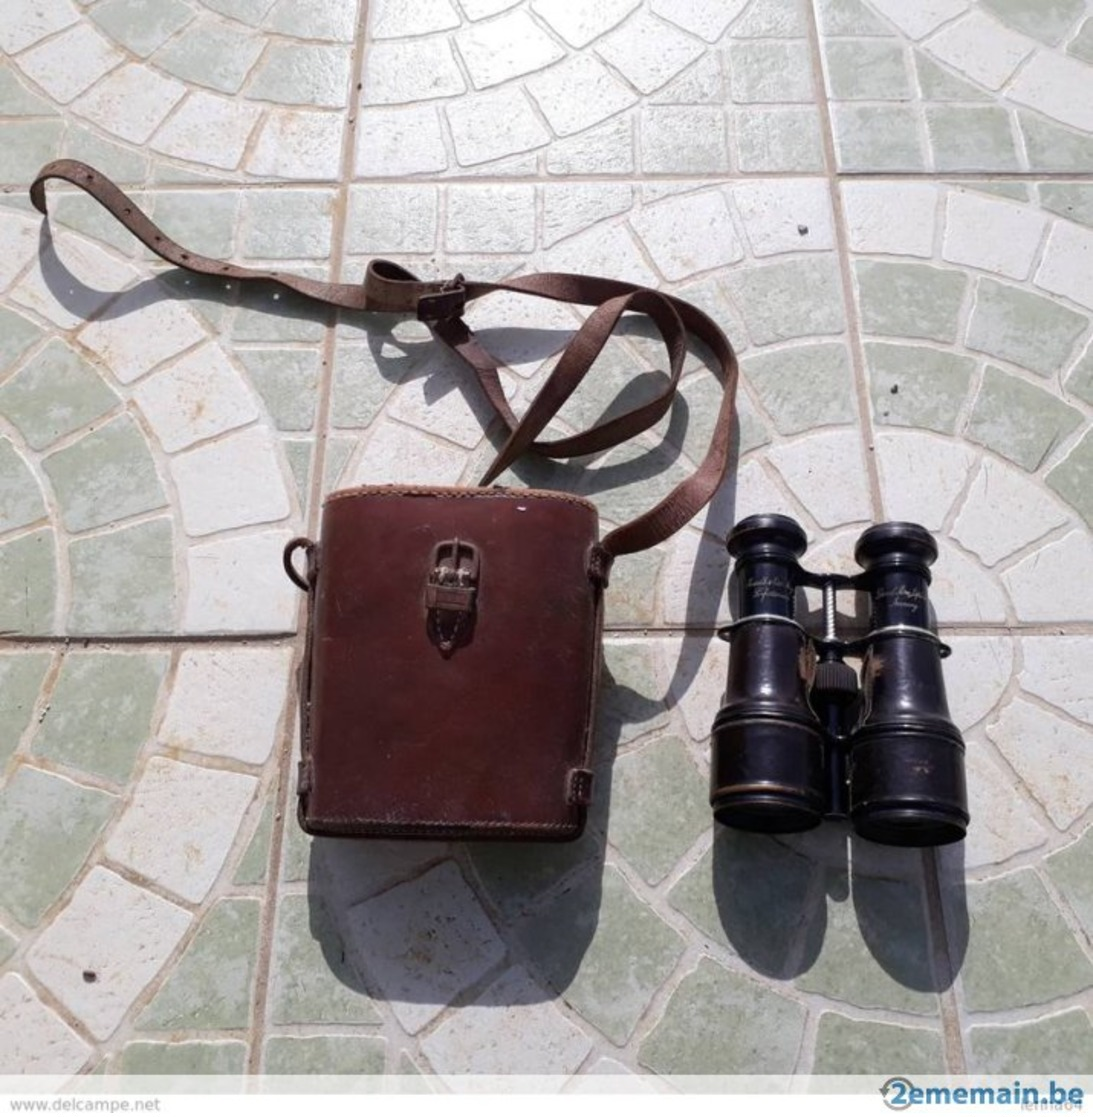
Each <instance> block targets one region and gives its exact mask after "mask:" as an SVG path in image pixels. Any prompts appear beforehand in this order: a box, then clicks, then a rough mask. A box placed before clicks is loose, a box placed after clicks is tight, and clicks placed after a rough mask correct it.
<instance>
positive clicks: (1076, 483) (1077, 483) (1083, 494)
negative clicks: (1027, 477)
mask: <svg viewBox="0 0 1093 1117" xmlns="http://www.w3.org/2000/svg"><path fill="white" fill-rule="evenodd" d="M1045 480H1046V481H1047V483H1048V485H1049V487H1050V488H1052V489H1054V490H1055V492H1057V493H1058V494H1059V496H1061V497H1062V498H1063V500H1065V501H1067V502H1068V503H1069V504H1070V505H1071V507H1073V508H1075V509H1076V510H1077V511H1078V513H1079V514H1080V515H1081V517H1082V519H1083V520H1085V522H1086V523H1087V524H1089V525H1090V527H1093V433H1086V434H1085V435H1083V436H1082V440H1081V441H1080V442H1079V443H1078V444H1077V445H1076V446H1075V447H1074V448H1073V449H1072V450H1071V451H1070V453H1069V454H1067V456H1066V457H1065V458H1064V459H1063V460H1062V461H1061V462H1060V463H1059V464H1058V465H1057V466H1056V467H1055V468H1054V469H1053V470H1051V471H1050V472H1049V473H1048V475H1047V477H1046V478H1045Z"/></svg>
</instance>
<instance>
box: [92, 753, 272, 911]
mask: <svg viewBox="0 0 1093 1117" xmlns="http://www.w3.org/2000/svg"><path fill="white" fill-rule="evenodd" d="M256 783H257V781H256V780H255V779H254V777H253V776H246V775H243V774H242V773H239V772H231V771H225V770H223V769H215V768H203V767H199V766H197V765H195V764H182V763H179V762H178V761H175V760H171V759H168V758H167V757H162V756H154V757H152V758H151V759H150V760H149V761H148V764H147V766H146V767H145V769H144V773H143V774H142V776H141V777H140V779H139V781H138V782H137V784H136V787H135V789H134V791H133V799H132V802H131V803H130V804H129V806H128V807H127V808H126V810H125V812H124V813H123V815H122V817H121V819H120V820H119V822H118V824H117V826H115V827H114V830H113V832H112V833H111V835H110V837H109V839H108V840H107V843H106V854H107V856H108V857H110V858H111V859H113V860H114V861H116V862H117V863H118V864H120V865H125V866H126V867H128V868H130V869H133V870H135V871H136V872H138V873H141V874H143V875H144V876H146V877H148V879H149V880H152V881H154V882H155V883H156V884H158V885H160V887H162V888H166V889H168V890H169V891H171V892H173V893H175V894H176V895H178V896H181V897H182V898H183V899H186V900H189V901H190V902H192V903H197V902H199V901H201V900H203V899H204V898H205V896H206V895H207V894H208V891H209V889H210V888H211V887H212V885H213V882H214V881H215V880H216V878H217V876H218V875H219V873H220V870H221V868H222V867H223V864H224V861H225V859H226V858H227V856H228V852H229V850H230V849H231V846H232V843H233V842H234V841H235V837H236V834H237V832H238V830H239V825H240V823H241V821H242V818H243V813H244V811H245V810H246V809H247V807H248V806H249V805H250V802H251V799H252V797H253V795H254V790H255V785H256ZM165 825H166V836H164V827H165Z"/></svg>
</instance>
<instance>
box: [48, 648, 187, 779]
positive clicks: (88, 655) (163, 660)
mask: <svg viewBox="0 0 1093 1117" xmlns="http://www.w3.org/2000/svg"><path fill="white" fill-rule="evenodd" d="M168 663H169V657H168V656H167V655H166V654H165V653H161V652H154V653H147V652H145V653H141V652H132V653H121V654H105V653H102V652H69V653H68V654H67V655H66V656H65V657H64V660H63V661H62V664H61V673H60V676H59V678H58V679H57V683H56V685H55V686H54V689H53V693H52V695H51V697H50V702H49V708H48V710H46V711H45V713H44V714H43V716H42V717H41V718H40V719H39V724H38V728H37V729H36V730H35V732H34V736H33V738H32V739H31V751H32V752H33V753H34V755H35V756H41V757H44V758H47V759H49V760H53V761H59V762H60V763H62V764H67V765H69V766H70V767H72V768H76V769H79V770H82V771H84V772H90V773H93V774H94V775H97V776H102V777H104V778H105V779H109V780H114V781H115V782H118V783H122V782H124V781H125V780H126V779H127V777H128V776H129V774H130V773H131V772H132V770H133V765H134V763H135V761H136V756H137V753H138V751H139V750H140V748H141V746H142V745H144V744H145V742H147V741H148V740H150V739H151V736H152V724H151V722H152V711H153V710H154V708H155V704H156V699H157V696H158V694H159V689H160V685H161V683H162V682H163V678H164V675H165V674H166V672H167V666H168Z"/></svg>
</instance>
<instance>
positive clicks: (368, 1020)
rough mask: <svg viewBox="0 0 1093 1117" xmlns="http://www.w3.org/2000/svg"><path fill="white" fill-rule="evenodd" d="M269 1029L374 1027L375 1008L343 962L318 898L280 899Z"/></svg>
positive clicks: (342, 952) (341, 941)
mask: <svg viewBox="0 0 1093 1117" xmlns="http://www.w3.org/2000/svg"><path fill="white" fill-rule="evenodd" d="M270 1005H271V1014H272V1015H271V1019H272V1020H273V1022H274V1023H275V1024H304V1025H308V1024H380V1023H382V1022H383V1018H382V1016H380V1014H379V1012H378V1010H377V1008H376V1005H375V1004H374V1003H373V1001H372V999H371V998H370V997H369V996H368V994H367V993H366V992H365V991H364V989H363V987H362V983H361V979H360V977H359V976H358V974H357V973H356V972H355V970H354V967H353V966H352V965H351V964H350V963H349V962H348V961H347V960H346V943H345V940H344V939H343V937H342V936H341V935H340V934H339V932H338V930H337V928H336V926H335V925H334V922H333V920H332V919H331V917H330V915H329V912H328V909H327V906H326V905H325V904H324V902H323V901H322V899H321V898H320V897H318V896H295V895H289V896H283V897H282V899H281V902H280V907H279V910H278V913H277V931H276V937H275V939H274V944H273V968H272V988H271V992H270Z"/></svg>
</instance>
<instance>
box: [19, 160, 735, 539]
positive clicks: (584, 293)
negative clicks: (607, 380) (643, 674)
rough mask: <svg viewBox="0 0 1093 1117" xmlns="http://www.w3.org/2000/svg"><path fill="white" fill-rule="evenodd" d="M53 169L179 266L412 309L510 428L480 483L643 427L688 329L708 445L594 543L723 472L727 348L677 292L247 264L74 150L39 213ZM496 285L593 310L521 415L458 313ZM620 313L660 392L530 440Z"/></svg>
mask: <svg viewBox="0 0 1093 1117" xmlns="http://www.w3.org/2000/svg"><path fill="white" fill-rule="evenodd" d="M50 179H60V180H62V181H64V182H68V183H71V184H72V185H73V186H77V187H79V188H80V189H81V190H84V191H86V192H87V193H88V194H90V195H91V197H93V198H94V199H95V200H96V201H97V202H99V204H100V205H102V206H103V207H104V208H105V209H106V210H107V211H108V212H109V213H110V214H112V215H113V216H114V217H115V218H116V219H117V220H118V221H119V222H120V223H121V224H122V225H123V226H124V227H125V228H126V229H128V230H129V232H131V233H132V234H133V236H135V237H136V238H137V240H139V241H140V242H141V243H142V244H143V245H144V246H145V247H146V248H148V249H149V250H150V251H151V252H154V253H155V254H156V255H157V256H159V257H160V258H161V259H163V260H166V261H167V262H168V263H169V264H174V265H175V266H176V267H179V268H183V269H185V270H187V271H190V272H196V273H197V274H199V275H208V276H214V277H218V278H221V279H227V280H239V281H248V280H262V281H264V282H268V283H272V284H275V285H276V286H279V287H282V288H284V289H285V290H287V291H292V292H294V293H296V294H300V295H303V296H305V297H307V298H310V299H315V300H317V301H319V302H322V303H327V304H329V305H331V306H335V307H341V308H344V309H348V310H356V311H377V312H383V313H395V314H415V315H416V316H417V317H418V318H419V319H420V320H421V321H423V322H426V323H427V324H428V325H429V326H430V328H431V329H432V330H433V332H434V333H435V334H436V336H437V337H438V338H439V339H440V340H441V341H443V342H445V344H447V345H448V346H449V347H450V348H452V349H453V350H454V351H455V353H456V354H458V356H459V357H460V358H461V359H462V360H463V361H464V362H465V363H466V364H467V365H468V366H469V367H470V369H471V371H472V372H473V373H474V375H475V378H476V380H477V381H478V385H479V387H480V388H481V390H482V392H483V394H484V395H485V397H486V399H487V401H488V402H489V404H490V406H491V407H492V408H493V411H494V413H495V415H496V416H497V418H498V419H499V420H500V421H501V423H502V424H503V425H504V427H505V429H506V430H507V431H508V439H507V441H506V442H505V444H504V445H503V446H502V448H501V450H500V452H499V453H498V455H497V458H496V459H495V460H494V462H493V464H492V465H491V466H490V468H489V469H488V470H487V472H486V474H485V476H484V477H483V479H482V482H481V484H483V485H488V484H490V483H491V482H492V481H493V480H494V479H495V478H496V477H497V476H498V475H499V474H501V473H502V472H503V471H504V470H505V469H506V468H507V467H508V466H509V465H511V464H512V462H513V461H515V460H516V458H518V457H519V456H520V455H521V454H523V453H525V452H528V451H531V452H534V453H538V454H542V455H544V456H546V457H553V458H568V457H578V456H582V455H585V454H592V453H598V452H599V451H601V450H606V449H609V448H610V447H612V446H617V445H619V444H620V443H622V442H625V441H627V440H628V439H630V438H633V437H634V436H636V435H638V434H640V433H642V432H643V431H646V430H648V429H649V428H650V427H652V426H653V424H654V423H656V422H657V421H658V420H659V419H660V418H661V417H662V416H663V415H664V414H665V413H666V412H667V411H668V409H669V408H670V406H671V404H672V400H673V399H674V397H675V393H676V390H677V387H678V384H679V379H680V376H681V375H682V371H683V361H684V358H685V355H686V345H687V335H688V334H691V335H693V336H695V337H697V338H699V339H700V340H701V341H702V342H703V343H704V344H705V345H706V347H707V348H708V349H709V350H710V352H711V353H712V355H713V357H714V362H715V365H716V367H717V374H718V378H719V380H720V381H721V385H722V389H723V395H722V400H721V406H720V409H719V412H718V416H717V421H716V423H715V426H714V434H713V438H712V441H711V444H710V447H709V449H708V451H707V453H706V455H705V457H704V458H703V459H702V461H701V462H700V463H699V465H698V468H697V469H696V470H695V472H694V473H693V474H692V475H691V476H690V477H688V478H687V479H686V480H684V481H683V482H681V483H680V484H679V485H677V486H676V487H675V488H674V489H673V490H672V491H671V492H670V493H669V494H668V495H667V496H666V497H665V498H664V499H663V500H661V501H660V503H659V504H657V505H656V507H654V508H652V509H651V510H650V511H648V512H646V513H644V514H643V515H640V516H638V517H636V518H635V519H633V520H631V521H630V522H629V523H627V524H623V525H622V526H621V527H619V528H616V529H615V530H614V531H612V532H610V533H609V534H608V535H607V536H606V537H605V539H604V541H603V549H604V551H605V552H607V554H608V555H610V556H612V557H613V556H615V555H620V554H629V553H631V552H634V551H641V550H645V549H646V548H648V547H652V546H655V545H656V544H657V543H660V542H662V541H663V540H665V539H667V538H668V537H669V536H670V535H672V534H674V533H675V532H676V531H678V530H679V529H680V528H681V527H683V526H684V524H686V523H687V522H688V521H689V520H691V519H692V518H693V517H694V516H695V515H697V513H698V512H699V511H700V510H701V509H702V508H703V507H704V506H705V505H706V504H707V503H708V502H709V500H710V499H711V497H712V496H713V494H714V493H715V492H716V491H717V488H718V486H719V485H720V484H721V481H722V479H723V478H724V476H725V473H726V470H727V469H728V464H729V460H730V458H731V456H732V446H733V436H734V431H733V416H734V414H735V399H736V384H737V379H738V368H737V362H736V355H735V354H734V353H733V350H732V346H731V345H730V344H729V341H728V339H727V338H726V337H725V335H724V333H723V332H722V331H721V329H720V327H718V325H717V324H716V323H715V322H714V321H713V319H711V318H710V317H709V316H708V315H706V314H705V313H703V312H702V311H701V310H699V309H698V308H697V307H695V306H692V305H691V304H690V303H688V302H685V301H684V300H682V299H678V298H676V297H675V296H672V295H666V294H664V293H662V292H659V291H654V290H653V289H652V288H649V287H643V286H640V285H638V284H632V283H625V282H622V281H621V280H615V279H606V278H603V277H600V276H589V275H578V274H574V273H569V272H543V273H539V274H536V275H528V276H521V277H517V278H515V279H510V280H507V281H505V282H501V283H475V282H467V281H466V280H464V279H463V277H462V276H456V277H455V278H454V279H451V280H445V281H426V280H420V279H418V278H417V276H415V275H414V274H413V273H412V272H410V271H408V270H407V269H406V268H404V267H402V266H401V265H399V264H395V263H393V262H392V261H390V260H373V261H372V262H371V263H370V264H369V265H368V268H367V271H366V273H365V279H364V282H363V284H351V283H328V282H324V281H322V280H318V279H309V278H306V277H304V276H298V275H291V274H288V275H286V274H284V273H282V272H277V271H265V270H261V269H256V268H246V267H242V266H241V265H239V264H231V263H227V262H225V261H223V260H214V259H211V258H210V257H207V256H201V255H199V254H198V253H195V252H191V251H189V250H188V249H186V248H183V247H182V246H181V245H180V244H178V243H176V242H175V241H173V240H172V239H171V238H170V237H168V236H167V235H166V234H165V233H164V232H163V231H162V230H161V229H160V228H159V227H158V226H157V225H156V224H155V222H154V221H152V220H151V218H149V217H148V215H147V214H145V213H144V212H143V211H142V210H141V209H140V207H139V206H138V205H137V204H136V203H135V202H134V201H133V200H132V199H131V198H130V197H129V196H128V195H127V194H126V193H125V192H124V191H123V190H121V189H120V188H119V187H118V186H116V185H115V184H114V183H113V182H111V181H110V179H109V178H107V177H106V176H105V175H103V174H102V173H100V172H99V171H96V170H95V169H94V168H93V167H89V166H88V165H87V164H86V163H81V162H78V161H77V160H74V159H60V160H57V161H56V162H53V163H48V164H47V165H46V166H44V167H43V168H42V169H41V171H39V172H38V176H37V177H36V178H35V180H34V182H33V183H32V184H31V187H30V199H31V202H32V203H33V204H34V206H35V208H36V209H37V210H38V211H39V212H40V213H42V214H47V207H46V189H45V185H46V182H47V181H49V180H50ZM496 291H505V292H508V293H511V294H517V295H527V296H530V297H532V298H542V299H549V300H552V301H555V302H565V303H575V304H577V305H579V306H590V307H594V308H595V309H594V310H593V312H592V314H590V315H589V316H588V318H587V320H586V321H585V322H584V323H583V324H582V326H581V328H580V329H579V330H578V331H577V333H576V335H575V336H574V337H573V339H572V341H571V342H570V343H569V345H568V346H567V347H566V349H565V350H564V351H563V353H562V355H561V357H560V358H559V360H558V363H557V365H556V366H555V368H554V369H553V371H552V372H551V374H550V376H549V377H548V378H547V380H546V382H545V383H544V384H543V386H542V388H541V389H540V390H539V392H538V394H537V395H536V397H535V399H534V400H533V401H532V404H531V406H530V408H529V409H528V412H527V414H526V415H525V416H524V418H523V419H519V418H517V416H516V414H515V413H514V412H513V410H512V408H511V407H510V405H509V403H508V399H507V398H506V396H505V391H504V387H503V385H502V383H501V377H500V371H499V370H500V368H501V363H500V362H499V361H498V360H497V359H496V358H495V357H493V356H492V355H491V354H490V353H489V352H488V350H486V348H485V347H484V346H483V345H482V344H481V343H480V342H479V341H478V340H477V338H476V337H475V335H474V333H473V332H472V331H471V330H470V328H469V327H468V326H467V324H466V323H465V322H464V321H463V319H462V317H461V315H462V314H463V311H464V309H465V307H466V304H467V303H468V302H471V301H472V300H474V299H478V298H481V297H482V296H483V295H488V294H490V293H491V292H496ZM627 311H637V312H639V313H643V314H645V315H647V316H648V317H649V318H651V319H652V321H653V322H654V324H655V325H656V327H657V329H658V331H659V332H660V335H661V338H662V339H663V341H664V344H665V347H666V349H667V353H668V360H669V369H670V372H669V376H668V382H667V384H666V385H665V387H664V389H663V391H661V392H660V393H658V395H656V396H655V397H654V398H653V399H651V400H648V401H646V402H645V403H643V404H640V405H638V406H636V407H634V408H632V409H631V410H629V411H627V412H625V413H623V414H622V415H617V416H614V417H613V418H611V419H607V420H605V421H604V422H602V423H599V424H597V425H596V426H594V427H591V428H590V429H588V430H586V431H582V432H581V433H579V434H575V435H571V436H569V437H566V438H560V439H553V440H549V441H546V440H544V441H539V440H538V439H537V436H538V435H539V434H540V433H541V432H542V431H543V429H544V428H545V427H546V425H547V424H548V423H549V422H550V420H551V419H552V418H553V417H554V416H555V415H556V414H557V412H558V410H559V409H560V408H561V407H562V406H563V405H564V404H565V402H566V400H568V399H569V397H570V396H571V395H572V393H573V392H574V390H575V389H576V388H577V386H578V385H579V384H580V383H581V381H582V380H583V379H584V377H585V376H586V375H588V373H589V372H590V371H591V369H592V366H593V364H594V362H595V360H596V358H597V357H598V356H599V354H600V352H601V351H602V350H603V347H604V345H605V344H606V343H607V340H608V338H609V337H610V336H611V334H612V331H613V330H614V328H615V326H616V325H617V323H618V321H619V319H620V318H621V317H622V315H623V314H624V313H625V312H627Z"/></svg>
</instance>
